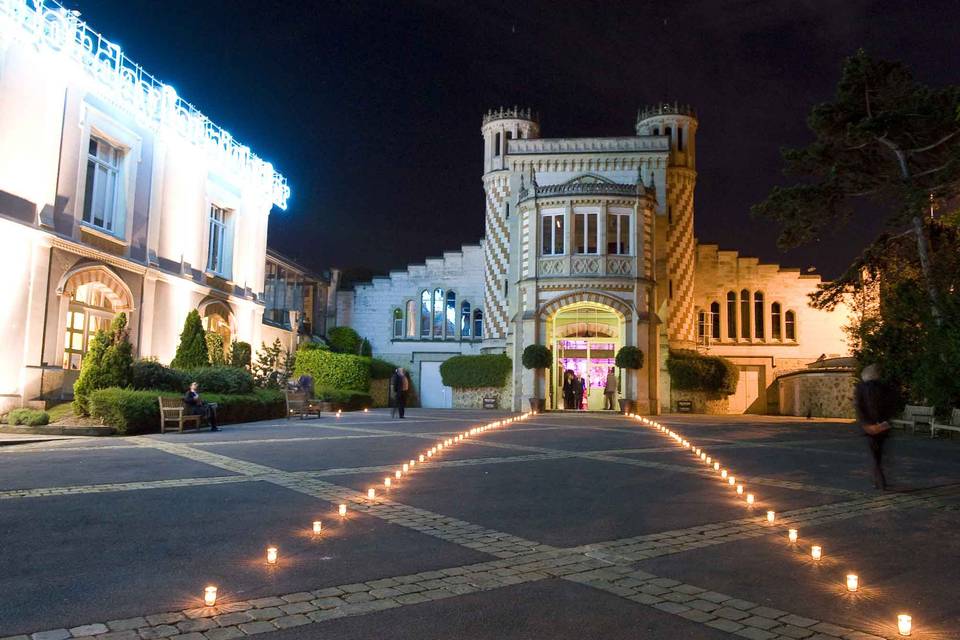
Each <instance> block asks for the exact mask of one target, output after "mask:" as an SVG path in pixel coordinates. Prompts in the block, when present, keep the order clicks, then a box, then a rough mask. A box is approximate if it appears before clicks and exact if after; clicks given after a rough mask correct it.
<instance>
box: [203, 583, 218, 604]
mask: <svg viewBox="0 0 960 640" xmlns="http://www.w3.org/2000/svg"><path fill="white" fill-rule="evenodd" d="M203 604H205V605H207V606H208V607H212V606H213V605H215V604H217V588H216V587H215V586H213V585H210V586H209V587H204V589H203Z"/></svg>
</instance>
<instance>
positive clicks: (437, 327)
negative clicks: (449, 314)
mask: <svg viewBox="0 0 960 640" xmlns="http://www.w3.org/2000/svg"><path fill="white" fill-rule="evenodd" d="M433 337H434V338H442V337H443V289H440V288H439V287H438V288H436V289H434V290H433Z"/></svg>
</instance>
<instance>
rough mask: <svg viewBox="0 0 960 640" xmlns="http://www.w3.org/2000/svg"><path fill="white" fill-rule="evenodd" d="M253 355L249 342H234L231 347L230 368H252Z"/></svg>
mask: <svg viewBox="0 0 960 640" xmlns="http://www.w3.org/2000/svg"><path fill="white" fill-rule="evenodd" d="M252 355H253V349H252V348H251V347H250V343H249V342H243V341H241V340H234V341H233V343H232V344H231V345H230V366H232V367H243V368H245V369H249V368H250V357H251V356H252Z"/></svg>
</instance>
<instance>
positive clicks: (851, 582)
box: [627, 413, 913, 636]
mask: <svg viewBox="0 0 960 640" xmlns="http://www.w3.org/2000/svg"><path fill="white" fill-rule="evenodd" d="M627 416H628V417H630V418H634V419H636V420H639V421H640V423H642V424H644V425H646V426H648V427H653V428H655V429H656V430H657V431H659V432H660V433H662V434H663V435H665V436H667V437H669V438H671V439H672V440H673V441H674V442H676V443H677V445H679V446H680V447H683V448H684V449H687V450H689V451H690V452H691V453H692V454H693V455H694V456H695V457H696V458H697V459H698V460H699V461H700V462H702V463H704V464H706V465H707V466H708V468H711V469H713V471H715V472H716V473H718V474H719V475H720V479H721V480H723V482H724V483H725V484H726V485H727V486H729V487H733V488H734V489H735V491H736V493H737V495H738V496H743V495H744V493H745V492H746V489H745V488H744V485H743V483H738V482H737V478H736V476H734V475H733V473H732V472H731V471H730V470H729V469H725V468H723V467H722V466H721V465H720V461H719V460H717V459H715V458H713V457H712V456H710V455H709V454H708V453H707V451H706V450H705V449H703V448H701V447H697V446H694V444H693V443H691V442H690V441H689V440H687V439H686V438H684V437H683V436H681V435H680V434H679V433H676V432H675V431H673V430H672V429H670V428H669V427H666V426H664V425H663V424H661V423H659V422H656V421H655V420H650V419H649V418H645V417H643V416H639V415H636V414H632V413H631V414H627ZM745 501H746V504H747V505H748V506H749V507H753V505H754V504H755V503H756V497H755V496H754V495H753V494H752V493H746V498H745ZM776 520H777V513H776V511H767V522H768V523H770V524H773V523H774V522H776ZM787 539H788V540H789V541H790V543H791V544H796V543H797V540H798V539H799V532H798V531H797V530H796V529H789V530H788V531H787ZM810 557H811V558H812V559H813V560H814V561H815V562H819V561H820V559H821V558H823V546H822V545H819V544H815V545H811V546H810ZM846 587H847V591H850V592H856V591H858V590H859V589H860V576H858V575H857V574H855V573H848V574H846ZM897 632H898V633H899V634H900V635H901V636H909V635H910V634H911V633H912V632H913V617H912V616H910V615H909V614H906V613H901V614H898V615H897Z"/></svg>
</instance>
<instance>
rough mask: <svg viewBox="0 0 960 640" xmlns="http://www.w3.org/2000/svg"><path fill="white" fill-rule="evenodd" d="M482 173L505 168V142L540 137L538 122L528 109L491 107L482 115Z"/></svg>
mask: <svg viewBox="0 0 960 640" xmlns="http://www.w3.org/2000/svg"><path fill="white" fill-rule="evenodd" d="M480 133H481V135H482V136H483V173H484V174H487V173H490V172H491V171H499V170H501V169H504V168H505V165H504V156H506V155H507V144H508V143H509V141H510V140H515V139H517V138H538V137H540V124H539V123H538V122H537V116H536V115H535V114H533V113H531V111H530V109H520V108H518V107H513V108H512V109H511V108H509V107H508V108H504V107H500V108H499V109H497V110H493V109H491V110H490V111H487V113H486V114H485V115H484V116H483V125H482V126H481V128H480Z"/></svg>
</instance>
